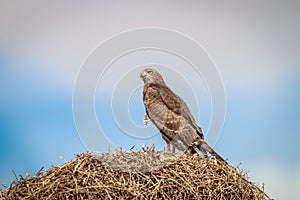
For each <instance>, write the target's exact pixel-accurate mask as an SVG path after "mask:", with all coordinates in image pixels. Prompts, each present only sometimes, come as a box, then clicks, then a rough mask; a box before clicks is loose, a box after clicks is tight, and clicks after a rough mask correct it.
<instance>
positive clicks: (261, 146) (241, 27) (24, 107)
mask: <svg viewBox="0 0 300 200" xmlns="http://www.w3.org/2000/svg"><path fill="white" fill-rule="evenodd" d="M299 21H300V3H299V2H298V1H264V2H261V1H243V2H241V1H226V2H216V1H210V2H206V1H185V2H183V1H163V2H162V1H151V2H143V1H126V2H124V1H119V2H114V3H113V2H108V1H88V2H83V1H60V2H58V1H57V2H53V1H43V2H41V1H26V2H25V1H1V3H0V28H1V31H0V91H1V94H0V95H1V96H0V184H4V185H9V184H10V183H11V181H13V180H14V175H13V173H12V170H14V171H15V172H16V173H17V174H22V175H25V173H26V172H28V173H29V174H31V175H33V174H35V173H36V172H37V171H38V170H39V169H40V168H41V167H45V168H46V169H48V168H49V167H51V166H52V165H57V164H60V163H63V162H64V159H66V160H71V159H73V158H74V154H78V153H83V152H86V151H87V149H86V147H85V146H84V144H83V143H82V141H81V140H80V137H79V135H78V133H77V131H76V126H75V123H74V121H73V113H72V92H73V85H74V82H75V80H76V76H77V73H78V72H79V70H80V66H81V64H82V63H83V62H84V60H85V59H86V58H87V56H88V55H89V52H90V51H91V50H92V49H94V48H95V47H96V46H97V45H98V44H99V43H101V42H102V41H104V40H106V39H107V38H109V37H111V36H112V35H115V34H118V33H120V32H122V31H126V30H130V29H134V28H139V27H161V28H168V29H173V30H176V31H179V32H182V33H184V34H186V35H188V36H189V37H191V38H193V39H194V40H196V41H197V42H198V43H200V44H201V45H202V46H203V47H204V48H205V49H206V51H207V52H208V54H209V55H210V57H211V59H212V60H213V61H214V63H215V64H216V66H217V67H218V69H219V72H220V74H221V76H222V78H223V82H224V87H225V94H226V98H227V101H226V119H225V124H224V127H223V131H222V133H221V136H220V138H219V140H218V141H217V144H216V145H215V147H214V148H215V149H216V151H217V152H219V153H220V154H221V155H222V156H223V157H225V158H227V159H228V161H229V163H230V164H232V165H235V166H236V165H238V164H239V163H242V164H241V168H242V169H246V170H247V171H248V172H249V176H250V177H251V180H252V181H254V182H259V183H261V184H262V183H264V184H265V191H266V192H267V193H268V194H269V195H270V196H271V197H273V198H275V199H299V198H300V196H299V192H297V189H299V188H300V105H299V102H300V56H299V52H300V37H299V35H300V25H299ZM117 67H118V66H115V68H112V69H114V70H118V68H117ZM169 67H170V66H169ZM174 70H175V69H174ZM137 75H138V74H137ZM164 76H165V77H166V75H164ZM115 78H116V79H118V77H115ZM137 79H139V77H137ZM166 80H167V82H168V81H169V82H171V81H172V77H168V78H167V77H166ZM139 84H140V85H138V86H137V90H136V91H133V95H132V96H133V97H132V99H131V100H130V101H129V103H128V105H129V107H128V109H129V112H130V114H131V115H132V118H133V119H132V120H133V121H134V122H136V123H138V124H139V125H141V126H142V124H143V123H142V119H143V115H144V107H143V104H142V99H141V94H140V93H141V88H140V86H142V82H140V83H139ZM201 88H202V87H201ZM204 88H205V87H204ZM193 89H195V88H194V87H193ZM174 90H175V91H176V92H177V93H178V94H181V93H180V88H177V89H176V88H174ZM194 92H196V93H197V92H198V91H194ZM182 95H183V96H184V94H182ZM196 96H197V95H196ZM208 97H209V96H208ZM103 98H104V97H103ZM97 99H99V96H97V97H96V100H97ZM125 100H126V101H127V100H128V99H125ZM185 100H186V101H187V102H190V101H193V102H195V101H194V100H193V99H188V97H187V99H186V98H185ZM199 101H200V102H198V104H199V107H200V115H201V117H200V119H199V120H198V122H199V124H200V125H201V126H203V128H204V130H205V131H207V129H208V126H209V119H210V118H209V117H210V116H209V115H210V114H211V113H210V109H209V108H207V109H206V103H207V102H208V103H209V98H207V96H205V97H204V98H203V99H202V100H199ZM101 105H103V106H104V107H105V108H106V109H107V112H111V111H110V110H109V108H110V104H107V105H105V104H101V100H100V99H99V100H98V101H96V105H95V107H96V109H97V107H99V106H101ZM201 108H202V109H201ZM201 111H203V112H201ZM193 112H194V114H195V115H197V112H196V111H193ZM98 115H99V116H98V117H99V119H100V121H101V116H100V115H103V113H101V114H98ZM104 115H105V113H104ZM105 124H106V125H107V129H108V130H111V131H112V132H114V134H115V135H114V136H112V140H113V141H114V144H115V145H116V146H120V147H122V148H124V149H128V148H130V146H131V145H132V146H133V145H134V144H137V145H136V149H139V148H140V146H141V144H144V143H146V144H152V143H155V145H156V146H157V148H159V149H163V148H164V142H163V141H162V140H161V138H160V136H159V135H156V136H155V137H153V138H151V139H148V140H146V141H140V142H136V139H134V138H130V137H128V139H123V140H114V138H118V137H119V135H118V134H122V132H121V131H120V130H119V132H118V127H117V126H116V124H115V122H114V121H113V120H111V121H110V120H107V121H105ZM1 188H2V189H3V188H5V187H3V186H1Z"/></svg>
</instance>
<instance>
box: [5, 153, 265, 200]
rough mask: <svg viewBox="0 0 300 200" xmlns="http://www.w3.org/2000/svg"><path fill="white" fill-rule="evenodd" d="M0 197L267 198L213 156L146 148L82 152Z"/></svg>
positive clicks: (16, 184)
mask: <svg viewBox="0 0 300 200" xmlns="http://www.w3.org/2000/svg"><path fill="white" fill-rule="evenodd" d="M0 199H207V200H210V199H226V200H227V199H269V197H268V196H267V195H266V194H265V193H264V192H263V191H262V190H261V189H260V188H259V187H258V186H257V185H256V184H254V183H252V182H250V181H249V180H248V177H247V174H246V173H244V172H243V171H241V170H240V169H239V168H238V167H232V166H230V165H228V164H227V163H224V162H219V161H218V160H216V159H215V158H213V157H212V158H209V157H205V158H203V157H200V156H197V155H194V156H186V155H179V154H171V153H167V152H163V151H155V150H147V151H139V152H122V151H120V152H115V153H107V154H100V155H97V154H94V153H85V154H80V155H77V156H76V159H74V160H72V161H70V162H66V163H65V164H63V165H59V166H55V167H53V168H51V169H48V170H46V171H39V172H38V173H37V174H36V175H34V176H33V177H26V178H23V177H21V178H20V179H18V180H15V181H14V182H13V183H12V184H11V186H10V187H9V188H8V189H6V190H4V191H1V192H0Z"/></svg>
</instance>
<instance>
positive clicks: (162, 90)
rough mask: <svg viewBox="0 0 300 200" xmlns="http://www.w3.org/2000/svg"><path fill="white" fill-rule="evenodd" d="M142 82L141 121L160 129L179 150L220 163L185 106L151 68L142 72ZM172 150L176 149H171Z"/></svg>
mask: <svg viewBox="0 0 300 200" xmlns="http://www.w3.org/2000/svg"><path fill="white" fill-rule="evenodd" d="M141 78H142V79H143V81H144V89H143V101H144V105H145V108H146V115H145V118H144V122H145V123H147V121H149V119H150V121H151V122H152V123H153V124H154V125H155V126H156V127H157V128H158V129H159V130H160V132H161V134H162V138H163V139H164V140H165V141H166V143H167V149H168V151H170V143H171V144H172V145H173V147H176V148H177V149H178V150H180V151H184V152H186V153H191V154H194V153H196V150H195V149H196V148H198V149H199V150H201V151H202V152H203V153H204V154H206V151H208V152H209V153H210V154H212V155H214V156H216V157H217V158H218V159H220V160H223V158H222V157H221V156H219V155H218V154H217V153H216V152H215V151H214V150H213V149H212V148H211V147H210V146H209V145H208V144H207V143H206V142H205V141H204V135H203V132H202V129H201V128H200V127H199V126H198V125H197V124H196V121H195V119H194V117H193V116H192V114H191V112H190V110H189V108H188V106H187V104H186V103H185V102H184V101H183V100H182V99H181V98H180V97H179V96H177V95H176V94H175V93H174V92H173V91H172V90H171V89H170V88H168V87H167V85H166V84H165V82H164V80H163V77H162V76H161V75H160V74H159V73H158V72H157V71H156V70H154V69H145V70H143V71H142V72H141ZM173 151H175V149H174V148H173Z"/></svg>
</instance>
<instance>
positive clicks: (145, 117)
mask: <svg viewBox="0 0 300 200" xmlns="http://www.w3.org/2000/svg"><path fill="white" fill-rule="evenodd" d="M149 121H150V119H149V117H148V115H147V113H146V114H145V116H144V124H145V126H146V127H148V123H149Z"/></svg>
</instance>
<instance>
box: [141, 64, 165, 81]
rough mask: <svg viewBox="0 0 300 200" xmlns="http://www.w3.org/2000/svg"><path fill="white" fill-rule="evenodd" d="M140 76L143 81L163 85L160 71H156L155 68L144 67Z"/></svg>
mask: <svg viewBox="0 0 300 200" xmlns="http://www.w3.org/2000/svg"><path fill="white" fill-rule="evenodd" d="M140 76H141V78H142V79H143V81H144V83H157V84H163V85H165V82H164V79H163V77H162V75H160V73H158V71H156V70H155V69H150V68H148V69H144V70H143V71H142V72H141V75H140Z"/></svg>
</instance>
